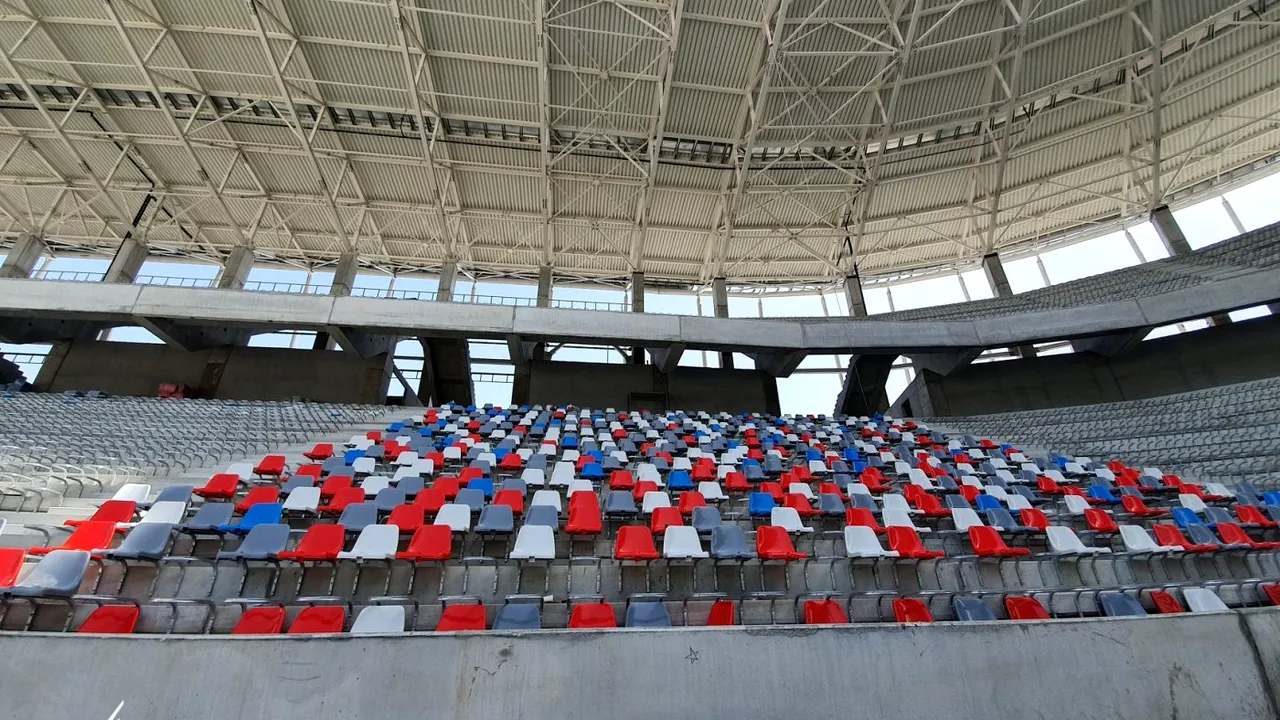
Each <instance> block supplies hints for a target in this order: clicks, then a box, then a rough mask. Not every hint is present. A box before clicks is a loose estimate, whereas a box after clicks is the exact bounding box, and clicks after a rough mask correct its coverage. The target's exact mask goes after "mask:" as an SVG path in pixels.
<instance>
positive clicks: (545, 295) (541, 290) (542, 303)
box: [538, 265, 551, 308]
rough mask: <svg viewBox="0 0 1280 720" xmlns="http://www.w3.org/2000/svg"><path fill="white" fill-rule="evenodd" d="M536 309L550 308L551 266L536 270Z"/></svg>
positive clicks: (543, 266)
mask: <svg viewBox="0 0 1280 720" xmlns="http://www.w3.org/2000/svg"><path fill="white" fill-rule="evenodd" d="M538 307H540V308H547V307H551V266H550V265H542V266H541V267H539V268H538Z"/></svg>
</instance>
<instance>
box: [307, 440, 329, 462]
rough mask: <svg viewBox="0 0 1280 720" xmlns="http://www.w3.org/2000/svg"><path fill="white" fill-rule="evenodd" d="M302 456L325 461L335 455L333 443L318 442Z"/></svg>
mask: <svg viewBox="0 0 1280 720" xmlns="http://www.w3.org/2000/svg"><path fill="white" fill-rule="evenodd" d="M302 457H304V458H307V459H308V460H318V461H320V462H324V461H325V460H328V459H329V458H331V457H333V443H316V444H315V446H314V447H312V448H311V449H310V450H308V451H306V452H304V453H302Z"/></svg>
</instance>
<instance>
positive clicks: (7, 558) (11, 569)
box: [0, 548, 27, 588]
mask: <svg viewBox="0 0 1280 720" xmlns="http://www.w3.org/2000/svg"><path fill="white" fill-rule="evenodd" d="M26 559H27V551H26V550H23V549H22V548H0V588H5V587H11V586H12V585H13V584H14V583H16V582H18V574H19V573H21V572H22V563H23V562H24V561H26Z"/></svg>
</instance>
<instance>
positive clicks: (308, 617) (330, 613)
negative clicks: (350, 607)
mask: <svg viewBox="0 0 1280 720" xmlns="http://www.w3.org/2000/svg"><path fill="white" fill-rule="evenodd" d="M346 624H347V609H346V608H344V607H342V606H341V605H316V606H313V607H308V608H303V610H302V612H300V613H298V617H296V618H294V619H293V624H292V625H290V626H289V632H288V634H289V635H307V634H329V633H340V632H342V628H343V626H344V625H346Z"/></svg>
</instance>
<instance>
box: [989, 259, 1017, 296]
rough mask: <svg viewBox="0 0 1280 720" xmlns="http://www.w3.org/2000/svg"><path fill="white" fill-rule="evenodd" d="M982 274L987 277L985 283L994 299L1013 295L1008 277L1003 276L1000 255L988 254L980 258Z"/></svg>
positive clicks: (1002, 264)
mask: <svg viewBox="0 0 1280 720" xmlns="http://www.w3.org/2000/svg"><path fill="white" fill-rule="evenodd" d="M982 272H984V273H986V275H987V283H988V284H989V285H991V292H992V293H995V296H996V297H1010V296H1012V295H1013V289H1012V288H1010V287H1009V276H1008V275H1005V274H1004V263H1002V262H1000V255H999V254H997V253H989V254H987V255H983V256H982Z"/></svg>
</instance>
